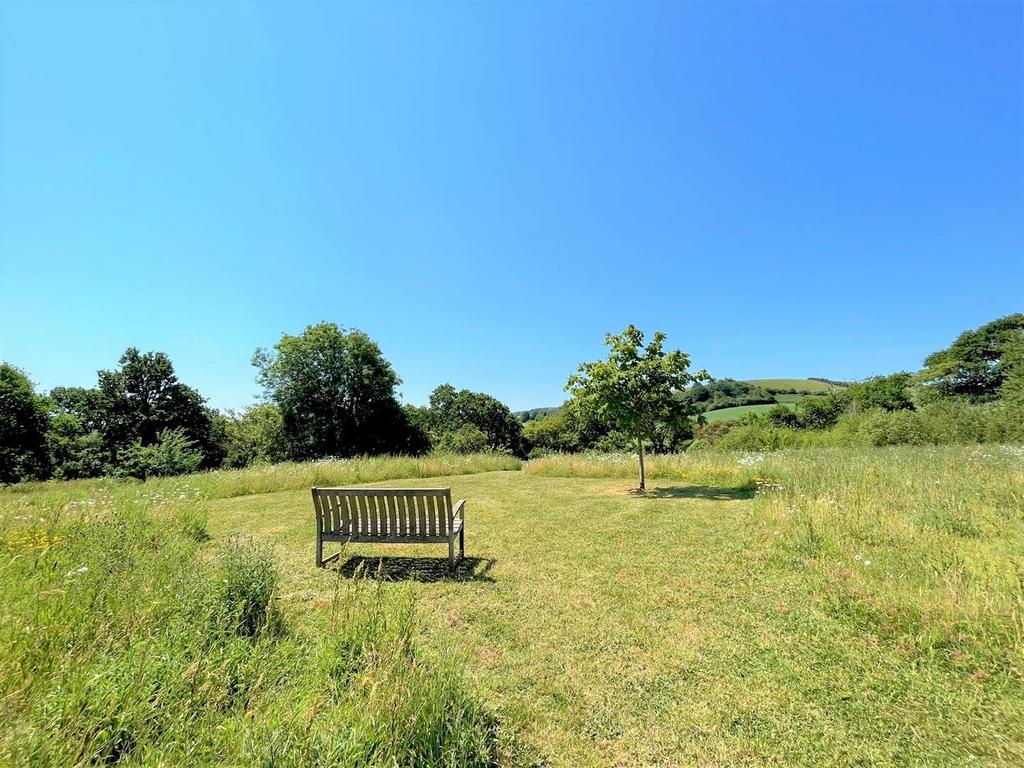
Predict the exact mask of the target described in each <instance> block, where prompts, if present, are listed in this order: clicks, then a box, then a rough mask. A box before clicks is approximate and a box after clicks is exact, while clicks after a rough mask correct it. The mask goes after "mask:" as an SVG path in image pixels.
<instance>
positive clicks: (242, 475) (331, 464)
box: [0, 453, 520, 511]
mask: <svg viewBox="0 0 1024 768" xmlns="http://www.w3.org/2000/svg"><path fill="white" fill-rule="evenodd" d="M519 467H520V461H519V459H517V458H515V457H513V456H508V455H505V454H501V453H475V454H464V455H460V454H453V453H432V454H430V455H427V456H359V457H356V458H351V459H322V460H319V461H306V462H291V461H289V462H282V463H280V464H258V465H255V466H252V467H246V468H245V469H216V470H211V471H208V472H197V473H195V474H191V475H179V476H177V477H151V478H149V479H147V480H146V481H145V482H143V483H142V484H141V487H140V488H139V490H138V492H139V493H140V494H142V495H143V496H147V495H148V496H153V497H163V496H173V497H179V496H181V495H182V494H184V495H186V496H190V497H191V496H200V497H203V498H207V499H225V498H231V497H234V496H249V495H252V494H258V493H275V492H277V491H286V490H293V489H298V488H304V489H306V490H308V489H310V488H314V487H317V486H321V487H328V486H337V485H358V484H360V483H372V482H375V481H378V480H390V479H397V478H416V477H423V478H425V477H442V476H451V475H462V474H471V473H474V472H494V471H499V470H509V469H519ZM137 482H138V481H134V480H130V479H126V480H120V479H113V478H99V479H92V480H64V481H61V480H48V481H46V482H41V483H39V482H27V483H19V484H18V485H13V486H9V487H7V488H0V496H2V495H3V494H15V495H18V494H25V495H30V496H47V495H50V494H57V495H60V496H65V497H67V498H69V499H70V498H73V497H83V498H90V497H92V495H93V494H94V493H96V492H98V491H99V492H102V491H101V489H112V488H119V487H123V486H125V485H126V484H128V485H131V484H133V483H137ZM0 511H2V509H0Z"/></svg>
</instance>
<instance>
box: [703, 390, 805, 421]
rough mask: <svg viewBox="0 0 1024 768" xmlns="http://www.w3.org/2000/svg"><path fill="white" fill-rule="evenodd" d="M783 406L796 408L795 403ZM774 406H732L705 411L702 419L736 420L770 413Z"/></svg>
mask: <svg viewBox="0 0 1024 768" xmlns="http://www.w3.org/2000/svg"><path fill="white" fill-rule="evenodd" d="M780 397H781V395H780ZM790 397H794V398H799V397H800V395H791V396H790ZM805 397H806V395H805ZM783 405H785V406H786V407H787V408H789V409H790V410H794V409H795V407H796V404H795V402H784V403H783ZM775 406H776V403H762V404H760V405H737V406H733V407H732V408H720V409H718V410H717V411H707V412H706V413H705V414H704V418H705V419H707V420H708V421H728V420H730V419H738V418H740V417H741V416H743V415H745V414H748V413H765V412H766V411H770V410H771V409H772V408H774V407H775Z"/></svg>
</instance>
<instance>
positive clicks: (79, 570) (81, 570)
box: [64, 565, 89, 579]
mask: <svg viewBox="0 0 1024 768" xmlns="http://www.w3.org/2000/svg"><path fill="white" fill-rule="evenodd" d="M88 570H89V566H87V565H80V566H78V567H77V568H75V569H73V570H70V571H68V572H67V573H66V574H64V575H65V576H66V577H67V578H69V579H70V578H72V577H74V576H77V575H78V574H80V573H85V572H86V571H88Z"/></svg>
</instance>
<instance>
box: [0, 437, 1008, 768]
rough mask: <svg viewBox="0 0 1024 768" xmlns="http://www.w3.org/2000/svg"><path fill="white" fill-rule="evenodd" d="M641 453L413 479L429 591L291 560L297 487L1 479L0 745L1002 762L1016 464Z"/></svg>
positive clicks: (352, 561)
mask: <svg viewBox="0 0 1024 768" xmlns="http://www.w3.org/2000/svg"><path fill="white" fill-rule="evenodd" d="M635 462H636V460H635V458H634V457H632V456H628V455H612V456H601V455H588V456H553V457H549V458H545V459H539V460H535V461H531V462H529V463H527V464H526V465H525V466H524V470H523V471H521V472H519V471H498V472H487V473H479V474H463V475H452V476H446V477H440V478H438V479H437V480H436V481H433V482H436V483H438V484H443V485H451V486H452V492H453V494H454V496H455V497H456V498H466V499H467V510H466V521H467V522H466V526H467V528H466V530H467V535H466V545H467V555H468V556H469V557H470V560H469V561H468V562H467V563H465V564H464V565H463V566H462V568H461V569H460V571H459V573H458V574H457V576H456V577H454V578H452V577H449V576H448V575H447V573H446V572H445V570H444V563H445V561H446V557H445V555H446V554H447V553H446V551H444V550H445V548H444V547H436V546H394V545H391V546H388V545H377V546H375V545H367V544H361V545H358V546H354V545H349V546H347V547H345V548H344V551H343V553H342V557H341V559H340V561H339V563H338V566H337V567H336V568H334V569H326V570H322V569H316V568H315V567H313V565H312V559H313V537H312V510H311V504H310V500H309V497H308V488H305V487H303V488H298V489H295V490H285V491H278V492H274V493H266V494H262V495H247V496H237V495H234V494H230V493H224V492H222V493H221V494H220V495H219V497H218V498H213V497H214V496H217V494H215V493H214V492H213V491H212V490H211V489H209V488H207V489H200V488H198V487H196V486H181V487H186V488H187V490H185V491H182V490H180V488H181V487H179V486H177V485H174V484H171V483H170V482H169V481H168V484H166V485H163V486H161V487H159V489H154V487H153V486H152V485H151V484H148V483H147V484H137V485H125V484H120V485H117V484H104V483H94V484H93V485H92V486H90V493H89V495H87V496H82V495H78V496H73V497H72V496H69V495H68V494H67V493H66V492H61V491H60V490H59V488H58V487H55V486H54V485H52V484H48V485H47V486H46V487H45V488H39V489H36V490H35V491H33V492H31V493H2V494H0V517H2V518H3V520H4V522H3V525H4V526H5V533H4V536H5V538H4V542H5V543H4V547H5V549H4V550H3V558H4V559H3V562H2V563H0V568H2V571H0V580H2V581H0V590H2V591H0V594H2V595H3V597H4V601H5V604H4V614H3V615H4V618H3V623H2V627H0V632H2V633H3V636H2V638H0V639H2V642H3V646H2V647H3V648H4V649H5V650H4V651H3V657H2V661H0V721H2V722H4V723H5V728H4V730H3V732H2V735H0V760H5V761H6V762H8V763H14V764H24V763H33V764H37V765H74V764H88V763H89V762H93V763H103V762H105V763H107V764H111V763H115V762H116V763H120V764H126V765H135V764H146V763H150V764H161V763H162V764H192V765H199V764H210V763H229V764H256V763H261V764H266V765H271V764H273V765H292V764H294V765H298V764H306V765H317V764H335V763H338V764H342V765H430V764H435V765H474V764H488V763H489V762H493V763H496V764H498V765H551V766H606V765H607V766H611V765H614V766H656V765H660V766H675V765H739V764H744V765H816V766H817V765H855V764H861V765H869V764H870V765H950V766H959V765H964V764H974V765H1019V764H1021V763H1024V557H1022V555H1021V553H1022V552H1024V449H1021V448H1015V447H999V446H982V447H941V448H932V447H913V448H911V447H907V448H894V449H868V448H864V449H814V450H810V449H808V450H787V451H779V452H776V453H772V454H757V453H737V454H716V453H694V454H687V455H679V456H656V457H651V461H650V462H649V465H648V469H649V477H650V478H651V479H652V482H651V486H652V487H651V489H650V490H649V491H648V492H647V493H645V494H638V493H636V492H635V491H634V490H633V486H634V485H635V473H636V463H635ZM381 466H383V464H382V465H381ZM381 473H382V474H383V475H385V477H380V478H378V479H377V482H378V483H386V484H387V485H403V486H413V487H415V486H417V485H420V484H422V480H420V479H417V478H415V477H412V478H405V479H395V478H394V477H393V476H392V475H391V473H390V472H388V471H386V470H383V469H382V470H381ZM186 480H188V479H187V478H186ZM345 482H349V481H347V480H346V481H345ZM222 487H223V488H224V489H228V488H232V487H233V486H232V485H230V484H224V485H223V486H222ZM250 487H254V486H250ZM188 489H190V490H188ZM182 494H184V495H183V496H182ZM118 526H121V527H118ZM207 537H209V539H208V540H207ZM82 567H84V568H85V569H86V570H84V571H81V572H80V571H79V569H80V568H82ZM355 573H363V574H364V575H365V577H364V578H355V577H354V574H355ZM366 577H369V578H366ZM268 586H269V587H270V591H269V592H268ZM268 594H270V595H272V597H269V598H268ZM26 628H28V629H27V631H26ZM8 649H9V650H8Z"/></svg>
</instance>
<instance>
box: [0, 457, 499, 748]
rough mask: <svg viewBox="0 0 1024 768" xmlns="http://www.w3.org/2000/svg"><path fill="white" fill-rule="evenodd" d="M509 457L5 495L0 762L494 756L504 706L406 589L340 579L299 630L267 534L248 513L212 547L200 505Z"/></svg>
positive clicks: (1, 504) (295, 468)
mask: <svg viewBox="0 0 1024 768" xmlns="http://www.w3.org/2000/svg"><path fill="white" fill-rule="evenodd" d="M508 465H509V462H508V461H507V460H502V459H500V458H498V457H493V456H479V457H431V458H428V459H422V460H410V459H401V458H399V459H391V460H388V459H373V460H355V461H349V462H331V463H318V464H316V465H310V466H301V465H288V466H284V467H280V466H279V467H272V468H261V469H254V470H246V471H241V472H236V473H234V476H232V473H227V472H218V473H206V474H203V475H195V476H190V477H182V478H174V479H167V480H156V481H151V482H147V483H133V482H125V481H109V480H107V481H88V482H85V481H83V482H74V483H45V484H38V485H36V486H35V487H33V488H31V489H28V488H24V487H19V488H16V489H8V490H7V491H5V492H3V493H0V599H2V601H3V613H2V617H0V648H2V649H3V650H2V652H0V722H2V723H3V724H4V726H3V728H2V729H0V764H10V765H46V766H73V765H112V764H118V765H220V764H232V765H275V766H278V765H280V766H289V765H294V766H308V765H324V766H327V765H330V766H335V765H340V766H395V765H409V766H412V765H435V766H455V765H467V766H468V765H480V766H483V765H490V764H492V763H493V762H494V759H495V755H496V750H497V743H498V742H497V731H496V728H495V722H494V719H493V717H492V716H491V715H490V714H489V713H488V712H487V711H486V710H485V708H484V707H483V706H482V705H481V703H480V702H479V701H477V700H475V699H473V698H472V697H471V696H470V695H469V694H468V693H467V692H466V690H465V688H464V685H463V683H462V674H461V670H460V668H459V666H458V664H457V663H456V662H455V661H454V660H453V659H452V657H451V654H450V653H437V652H432V651H431V652H430V653H429V655H428V654H425V653H424V652H423V650H422V649H421V648H420V645H421V643H419V642H418V640H417V637H416V635H417V633H418V631H419V627H418V623H417V621H416V618H415V613H414V609H413V596H412V594H411V593H410V591H409V590H404V591H403V590H398V591H386V592H385V591H383V590H381V589H380V586H379V585H377V584H374V583H369V582H365V581H361V580H358V579H356V580H352V579H349V578H345V579H342V578H341V577H340V575H339V574H335V575H334V578H333V579H332V583H331V584H328V585H326V586H325V594H326V595H327V598H328V607H327V609H326V610H325V612H324V616H323V617H322V621H320V622H318V624H317V628H316V630H315V631H314V630H313V629H312V628H311V627H308V626H306V627H303V626H299V625H296V624H295V623H294V622H292V621H290V620H289V617H288V616H287V615H286V613H285V612H284V611H282V610H281V607H282V601H281V599H280V595H279V576H278V573H279V571H278V566H277V564H276V562H275V558H274V554H273V552H272V551H271V549H270V548H269V545H268V544H267V543H265V542H261V541H260V540H259V539H258V538H253V537H251V536H248V535H247V531H246V529H245V528H244V527H243V528H240V529H239V531H238V532H237V533H238V534H240V535H239V536H234V535H232V536H227V537H223V538H222V539H220V540H218V541H216V542H210V541H209V533H208V528H207V506H206V505H207V504H208V499H209V498H216V497H224V496H229V497H235V496H237V495H239V494H240V493H252V492H254V489H256V488H260V487H265V485H266V484H267V483H273V482H278V483H279V484H282V485H285V486H290V485H293V484H303V483H305V482H306V481H308V480H310V479H313V480H315V481H317V482H345V483H350V482H359V481H362V480H364V479H366V478H367V477H372V478H374V479H378V478H382V477H392V476H394V475H395V474H397V473H401V474H413V475H420V476H428V475H430V474H431V473H437V472H438V471H439V468H443V469H444V470H445V471H447V472H449V473H450V472H453V471H455V472H459V471H475V469H476V468H477V467H492V466H508ZM307 493H308V490H307ZM428 650H429V649H428Z"/></svg>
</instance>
